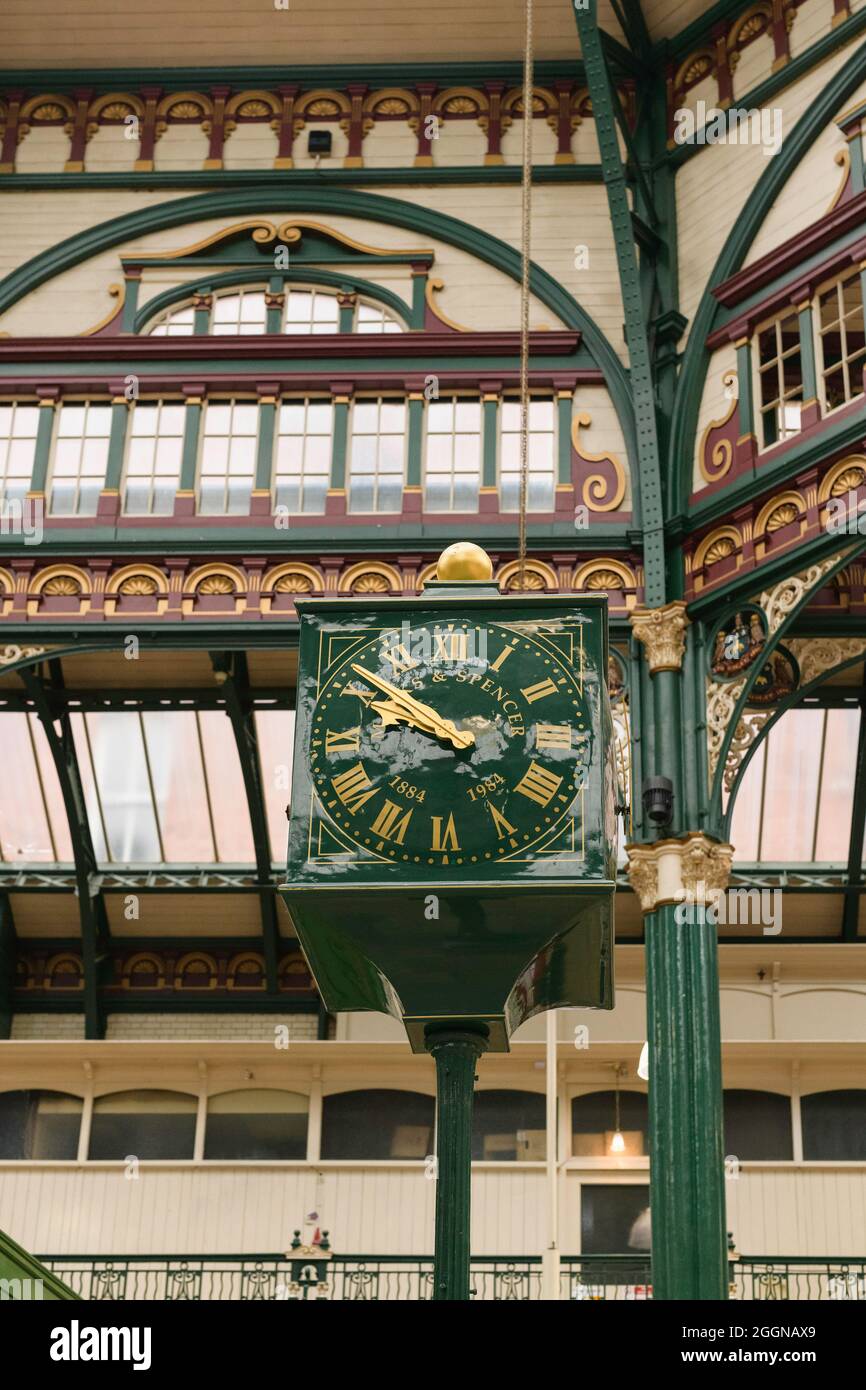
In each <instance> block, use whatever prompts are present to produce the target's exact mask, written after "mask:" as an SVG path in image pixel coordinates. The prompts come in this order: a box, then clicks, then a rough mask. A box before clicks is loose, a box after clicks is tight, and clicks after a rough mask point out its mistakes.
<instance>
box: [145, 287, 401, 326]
mask: <svg viewBox="0 0 866 1390" xmlns="http://www.w3.org/2000/svg"><path fill="white" fill-rule="evenodd" d="M206 293H207V292H202V296H201V298H199V299H198V300H197V301H196V303H195V304H193V303H184V304H173V305H170V306H169V307H168V308H166V309H163V310H162V312H161V313H159V314H157V315H156V317H155V318H154V319H153V320H152V321H151V323H150V325H149V327H148V328H147V329H146V330H145V331H146V332H147V333H148V334H149V335H150V336H151V337H153V338H185V337H189V336H190V335H191V334H193V333H195V331H196V314H197V313H198V315H199V325H200V328H199V331H200V332H206V333H210V334H211V335H213V336H216V337H226V336H229V337H231V336H238V335H240V336H241V337H245V336H251V335H254V334H257V333H266V332H267V331H268V304H269V301H268V295H267V292H266V290H265V289H264V287H263V286H262V285H248V286H247V285H244V286H229V287H227V288H226V289H222V290H215V291H214V292H213V293H212V294H211V295H210V296H209V300H208V297H206ZM355 298H356V297H355V296H354V295H352V296H351V297H350V298H346V299H345V300H344V301H343V304H344V306H345V307H342V306H341V304H340V299H339V297H338V292H337V290H335V289H328V288H324V287H320V286H318V285H289V284H287V285H286V286H285V298H284V303H283V308H282V311H281V312H279V313H278V311H277V307H276V306H277V305H278V304H279V303H280V300H279V299H278V298H274V299H272V300H271V301H270V303H271V305H272V306H273V312H274V314H275V315H277V314H278V317H277V319H276V322H274V319H273V318H272V319H271V331H273V332H281V333H290V334H294V333H298V334H321V333H340V332H349V333H366V334H369V333H374V334H377V333H402V332H403V331H404V325H403V324H402V323H401V322H400V320H399V319H398V318H396V317H395V316H394V314H393V313H390V312H389V311H388V309H386V308H385V307H384V306H383V305H382V304H378V303H376V302H375V301H372V300H366V299H357V302H354V301H355ZM208 302H210V308H207V307H205V306H207V304H208ZM353 302H354V307H353V308H350V307H349V305H350V304H352V303H353ZM196 306H198V307H196ZM201 325H206V326H204V327H202V326H201Z"/></svg>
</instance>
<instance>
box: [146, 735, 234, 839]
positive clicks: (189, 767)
mask: <svg viewBox="0 0 866 1390" xmlns="http://www.w3.org/2000/svg"><path fill="white" fill-rule="evenodd" d="M142 720H143V723H144V731H145V737H146V740H147V753H148V759H149V762H150V770H151V776H152V778H153V791H154V796H155V798H156V807H157V814H158V816H159V824H160V829H161V832H162V844H163V849H164V851H165V857H166V859H167V860H170V861H175V862H177V863H180V864H195V863H196V862H201V863H205V864H212V863H214V862H215V861H216V850H215V848H214V843H213V836H212V834H211V828H210V815H209V812H208V802H207V787H206V784H205V778H204V768H203V766H202V758H201V751H200V748H199V735H198V721H197V719H196V716H195V714H193V713H192V712H189V713H187V712H186V711H180V710H166V711H164V712H162V711H159V712H154V711H151V712H150V713H148V714H144V715H142Z"/></svg>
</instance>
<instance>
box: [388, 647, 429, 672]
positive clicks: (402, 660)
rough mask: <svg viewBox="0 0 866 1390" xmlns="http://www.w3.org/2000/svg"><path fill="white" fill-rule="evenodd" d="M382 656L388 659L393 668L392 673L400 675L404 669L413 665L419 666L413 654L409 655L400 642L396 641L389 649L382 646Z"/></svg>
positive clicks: (408, 669)
mask: <svg viewBox="0 0 866 1390" xmlns="http://www.w3.org/2000/svg"><path fill="white" fill-rule="evenodd" d="M382 658H383V660H384V661H389V662H390V663H391V665H392V666H393V668H394V675H395V676H400V675H402V674H403V672H404V671H411V669H412V667H413V666H420V664H421V663H420V662H419V661H416V660H415V658H414V656H410V655H409V653H408V652H407V650H406V648H405V646H404V645H403V643H402V642H396V643H395V644H394V646H393V647H391V649H390V651H389V650H388V649H387V648H385V647H383V648H382Z"/></svg>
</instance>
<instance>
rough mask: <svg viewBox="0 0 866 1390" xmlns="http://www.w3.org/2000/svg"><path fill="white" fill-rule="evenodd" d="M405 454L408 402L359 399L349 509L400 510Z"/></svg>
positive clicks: (354, 420)
mask: <svg viewBox="0 0 866 1390" xmlns="http://www.w3.org/2000/svg"><path fill="white" fill-rule="evenodd" d="M405 456H406V406H405V404H404V403H403V402H402V401H356V402H355V405H354V406H353V408H352V441H351V456H350V460H349V511H350V512H399V510H400V507H401V505H402V500H403V470H404V467H405Z"/></svg>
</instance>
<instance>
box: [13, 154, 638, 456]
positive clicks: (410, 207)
mask: <svg viewBox="0 0 866 1390" xmlns="http://www.w3.org/2000/svg"><path fill="white" fill-rule="evenodd" d="M503 167H506V168H507V166H503ZM556 167H559V168H562V169H567V168H568V167H569V166H567V165H561V166H556ZM350 172H351V173H353V174H354V173H356V172H358V171H355V170H352V171H350ZM415 172H423V171H415ZM472 172H473V174H474V173H475V172H476V171H475V170H473V171H472ZM515 172H516V173H517V174H518V175H519V173H520V171H519V169H518V170H516V171H515ZM256 176H257V177H258V172H257V171H256ZM151 177H152V176H150V175H148V178H151ZM261 200H262V192H261V185H260V183H257V184H256V186H255V187H253V188H250V189H240V190H233V191H231V192H224V191H220V192H209V193H205V194H200V195H196V196H193V197H189V198H178V199H176V200H171V201H169V202H166V203H161V204H156V205H154V206H152V207H148V208H141V209H139V210H138V211H137V212H134V213H126V214H124V215H123V216H121V217H115V218H112V219H110V220H109V221H108V222H104V223H101V224H100V225H99V226H96V227H91V228H88V230H87V231H85V232H81V233H79V234H77V235H75V236H71V237H68V238H67V239H66V240H65V241H61V242H58V243H57V244H56V245H55V246H52V247H51V248H50V249H49V250H47V251H43V252H40V254H39V255H37V256H34V257H33V258H32V259H31V260H29V261H27V262H26V263H25V264H24V265H23V266H19V267H18V269H17V270H15V271H13V272H12V273H11V274H10V275H7V276H6V278H5V279H4V280H3V281H2V282H0V313H4V312H5V311H6V310H7V309H8V308H10V307H11V306H12V305H13V304H15V303H17V302H18V300H19V299H20V298H21V297H22V295H24V294H28V293H30V292H31V291H32V290H34V289H36V288H37V287H38V286H39V285H41V284H43V283H44V282H45V281H46V280H50V279H51V278H52V277H53V276H55V275H59V274H61V273H62V272H63V271H64V270H68V269H70V268H71V267H72V266H75V265H78V264H79V263H80V262H82V261H84V260H87V259H88V258H89V257H91V256H94V255H97V254H98V253H99V252H101V251H105V250H109V249H110V248H111V247H113V246H117V245H120V244H122V243H123V242H125V241H130V240H134V239H138V238H140V237H142V236H147V235H149V234H150V233H152V232H156V231H161V230H163V229H164V228H167V227H179V226H182V225H183V224H184V223H187V222H195V221H199V220H203V219H208V218H213V217H219V216H226V217H228V216H234V215H236V214H245V213H249V214H260V212H261ZM268 205H269V207H270V208H271V209H272V210H274V211H279V212H285V213H292V212H303V213H308V214H312V213H331V214H335V215H339V214H344V215H345V216H348V217H359V218H361V219H364V220H369V221H373V222H382V223H385V224H387V225H389V226H394V227H406V228H408V229H411V230H413V231H416V232H419V233H421V234H422V235H427V236H432V237H436V238H437V239H439V240H441V241H444V242H447V243H448V244H449V245H452V246H457V247H459V248H460V249H461V250H464V251H466V252H467V253H468V254H470V255H473V256H477V257H478V258H479V259H480V260H482V261H485V262H486V263H487V264H489V265H492V266H494V267H495V268H496V269H497V270H501V271H502V273H503V274H505V275H508V276H509V277H510V278H511V279H512V280H514V281H516V282H517V283H519V282H520V279H521V271H522V267H521V258H520V254H519V252H518V251H517V250H515V248H514V247H512V246H509V245H508V244H507V243H506V242H504V241H502V240H500V239H499V238H498V237H494V236H492V235H491V234H490V233H489V232H485V231H482V230H481V229H479V228H477V227H472V226H470V225H468V224H467V223H465V222H461V221H460V220H459V219H458V218H456V217H451V216H449V215H448V214H445V213H440V212H435V211H432V210H430V209H428V208H422V207H418V206H416V205H414V204H412V203H409V202H406V201H402V200H401V199H398V198H387V197H383V196H376V195H373V194H369V193H361V192H359V191H357V190H355V189H337V188H323V187H321V185H320V183H315V184H313V185H312V186H310V187H306V188H301V187H296V186H294V185H293V186H291V187H286V181H285V178H282V182H281V185H280V187H279V189H278V190H275V192H274V194H273V195H272V196H271V197H270V198H269V199H268ZM530 289H531V291H532V293H533V294H534V295H536V296H537V298H538V299H539V300H540V301H541V303H543V304H545V305H546V306H547V308H549V309H550V310H551V312H552V313H554V314H555V315H556V316H557V317H558V318H559V319H560V320H561V321H562V322H563V323H564V324H565V325H566V327H568V328H576V329H578V330H579V331H580V332H581V333H582V334H583V339H584V346H585V347H586V349H587V350H588V351H589V353H590V354H591V356H592V358H593V359H594V361H595V362H596V363H597V365H598V367H599V368H600V369H601V371H602V372H603V374H604V378H605V382H606V385H607V388H608V390H609V392H610V396H611V401H612V403H613V405H614V408H615V410H616V412H617V416H618V418H619V422H620V425H621V427H622V430H623V435H624V437H625V441H626V447H627V451H628V454H629V458H630V459H634V457H635V426H634V414H633V409H632V396H631V390H630V387H629V380H628V374H627V372H626V370H625V368H624V367H623V365H622V363H621V362H620V360H619V358H618V356H617V354H616V353H615V351H614V349H613V347H612V346H611V344H610V342H609V341H608V339H607V338H606V337H605V335H604V334H603V333H602V332H601V330H600V329H599V327H598V325H597V324H596V323H595V321H594V320H593V319H592V318H590V316H589V315H588V314H587V313H586V312H585V310H584V309H582V308H581V306H580V305H579V304H578V303H577V302H576V301H575V299H574V298H573V297H572V296H571V295H570V294H569V293H568V292H567V291H566V290H565V289H564V288H563V287H562V286H561V285H560V284H559V282H558V280H556V278H555V277H554V276H552V275H550V274H549V273H548V272H547V271H546V270H542V269H541V267H540V266H537V265H533V266H532V267H531V273H530ZM464 365H465V364H464Z"/></svg>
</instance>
